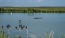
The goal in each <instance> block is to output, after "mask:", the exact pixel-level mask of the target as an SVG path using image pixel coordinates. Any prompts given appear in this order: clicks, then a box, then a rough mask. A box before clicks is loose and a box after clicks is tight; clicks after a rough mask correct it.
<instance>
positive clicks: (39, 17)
mask: <svg viewBox="0 0 65 38" xmlns="http://www.w3.org/2000/svg"><path fill="white" fill-rule="evenodd" d="M34 19H42V18H41V17H35V18H34Z"/></svg>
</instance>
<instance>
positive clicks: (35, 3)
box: [0, 0, 65, 7]
mask: <svg viewBox="0 0 65 38" xmlns="http://www.w3.org/2000/svg"><path fill="white" fill-rule="evenodd" d="M2 6H13V7H27V6H28V7H31V6H32V7H39V6H62V7H64V6H65V0H0V7H2Z"/></svg>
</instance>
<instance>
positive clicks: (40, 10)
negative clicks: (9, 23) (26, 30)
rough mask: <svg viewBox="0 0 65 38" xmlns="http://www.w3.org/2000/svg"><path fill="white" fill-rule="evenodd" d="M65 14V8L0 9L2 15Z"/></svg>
mask: <svg viewBox="0 0 65 38" xmlns="http://www.w3.org/2000/svg"><path fill="white" fill-rule="evenodd" d="M11 12H13V13H65V7H0V13H11Z"/></svg>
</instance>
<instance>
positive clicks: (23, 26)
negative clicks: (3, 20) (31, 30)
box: [0, 20, 28, 38]
mask: <svg viewBox="0 0 65 38" xmlns="http://www.w3.org/2000/svg"><path fill="white" fill-rule="evenodd" d="M10 27H11V26H10V25H9V24H8V25H7V26H6V28H7V29H10ZM0 28H2V29H4V26H1V27H0ZM27 28H28V27H27V26H25V25H22V24H21V20H19V27H17V26H15V29H19V30H20V29H27ZM4 33H5V32H4V31H3V34H4ZM27 34H28V33H27ZM7 37H8V38H9V34H8V35H7ZM19 38H22V37H21V36H19Z"/></svg>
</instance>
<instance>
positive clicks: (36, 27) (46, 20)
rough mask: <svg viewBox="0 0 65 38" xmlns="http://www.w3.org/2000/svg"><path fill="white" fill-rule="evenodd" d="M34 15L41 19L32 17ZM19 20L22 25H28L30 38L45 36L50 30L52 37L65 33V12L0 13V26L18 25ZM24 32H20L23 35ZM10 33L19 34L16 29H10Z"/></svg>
mask: <svg viewBox="0 0 65 38" xmlns="http://www.w3.org/2000/svg"><path fill="white" fill-rule="evenodd" d="M35 17H39V18H42V19H34V18H35ZM19 20H21V21H22V25H26V26H28V29H29V37H31V38H40V37H41V38H45V36H46V33H47V32H49V33H50V32H51V31H53V32H54V38H58V37H59V36H60V37H61V35H62V34H65V13H63V14H62V13H35V14H27V13H13V14H10V13H0V26H1V25H3V26H4V27H5V28H6V25H7V24H10V25H11V28H13V27H15V26H18V25H19V23H18V21H19ZM24 32H25V31H24ZM24 32H22V34H23V35H24V36H25V35H26V34H25V33H24ZM10 33H11V35H13V34H16V35H19V31H17V30H10Z"/></svg>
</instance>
